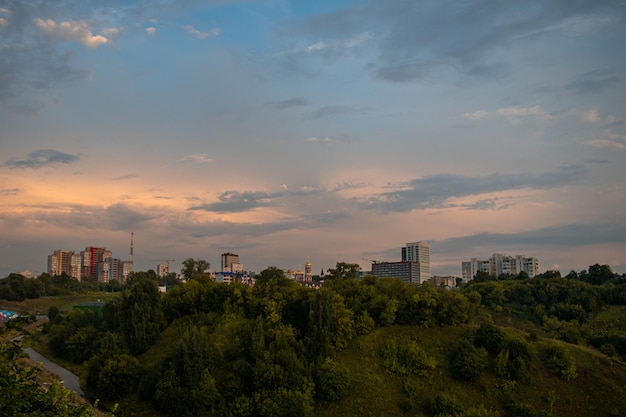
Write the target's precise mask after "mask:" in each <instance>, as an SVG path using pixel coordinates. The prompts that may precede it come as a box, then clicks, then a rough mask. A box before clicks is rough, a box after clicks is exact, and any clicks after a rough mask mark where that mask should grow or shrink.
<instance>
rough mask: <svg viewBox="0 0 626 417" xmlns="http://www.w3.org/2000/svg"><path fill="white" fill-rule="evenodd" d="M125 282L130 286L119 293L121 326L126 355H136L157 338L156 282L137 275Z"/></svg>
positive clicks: (159, 316)
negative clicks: (127, 351) (120, 299)
mask: <svg viewBox="0 0 626 417" xmlns="http://www.w3.org/2000/svg"><path fill="white" fill-rule="evenodd" d="M155 278H156V277H155ZM129 282H130V287H129V288H128V289H127V290H125V291H124V292H123V293H122V308H121V327H122V334H123V335H124V338H125V339H126V344H127V345H128V349H129V350H130V353H132V354H133V355H138V354H140V353H143V352H145V351H146V350H147V349H148V348H149V347H150V346H152V344H154V342H156V340H157V338H158V337H159V333H160V331H161V325H162V324H163V312H162V310H161V306H160V295H159V289H158V286H157V281H156V279H152V277H150V275H149V274H147V273H145V272H138V273H134V274H133V275H132V276H131V278H130V281H129Z"/></svg>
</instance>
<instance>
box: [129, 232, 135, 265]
mask: <svg viewBox="0 0 626 417" xmlns="http://www.w3.org/2000/svg"><path fill="white" fill-rule="evenodd" d="M133 234H134V233H133V232H130V261H131V262H133V240H134V239H133Z"/></svg>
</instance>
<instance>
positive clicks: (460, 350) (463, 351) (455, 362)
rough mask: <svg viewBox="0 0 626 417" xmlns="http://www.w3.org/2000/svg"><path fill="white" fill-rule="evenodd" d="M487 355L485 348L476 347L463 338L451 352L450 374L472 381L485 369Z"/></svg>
mask: <svg viewBox="0 0 626 417" xmlns="http://www.w3.org/2000/svg"><path fill="white" fill-rule="evenodd" d="M488 357H489V354H488V353H487V350H485V348H482V347H481V348H476V346H474V344H473V343H472V342H471V341H469V340H468V339H465V338H463V339H461V340H460V341H459V343H458V345H457V346H456V348H455V350H454V352H453V354H452V361H451V369H452V375H453V376H454V377H455V378H457V379H462V380H466V381H473V380H475V379H476V378H478V377H479V376H480V375H481V374H482V373H483V371H484V370H485V367H486V366H487V360H488Z"/></svg>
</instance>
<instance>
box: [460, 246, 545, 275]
mask: <svg viewBox="0 0 626 417" xmlns="http://www.w3.org/2000/svg"><path fill="white" fill-rule="evenodd" d="M461 271H462V274H463V282H468V281H471V280H473V279H474V277H475V276H476V274H477V273H478V271H483V272H486V273H488V274H489V275H492V276H495V277H497V276H500V275H502V274H505V275H518V274H519V273H520V272H525V273H526V274H528V277H530V278H534V277H535V276H536V275H537V274H538V273H539V260H538V259H537V258H527V257H525V256H524V255H517V256H508V255H505V254H503V253H494V254H493V255H491V257H490V258H489V259H480V258H472V259H471V260H470V261H464V262H462V263H461Z"/></svg>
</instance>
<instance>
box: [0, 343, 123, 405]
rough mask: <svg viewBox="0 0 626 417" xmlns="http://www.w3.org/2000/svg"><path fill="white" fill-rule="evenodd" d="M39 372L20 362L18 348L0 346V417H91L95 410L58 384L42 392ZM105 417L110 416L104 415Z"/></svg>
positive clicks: (10, 344)
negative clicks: (0, 416) (1, 416)
mask: <svg viewBox="0 0 626 417" xmlns="http://www.w3.org/2000/svg"><path fill="white" fill-rule="evenodd" d="M38 374H39V368H37V367H28V366H25V365H24V364H23V362H22V361H21V359H20V347H19V346H17V345H15V344H13V343H2V344H0V415H3V416H12V417H26V416H38V417H93V416H96V415H97V414H96V412H95V410H93V408H92V407H91V406H90V405H89V404H86V403H80V402H79V401H78V400H77V397H76V394H74V393H72V392H70V391H69V390H68V389H66V388H65V387H63V385H62V384H61V383H59V382H54V383H52V384H51V385H49V386H48V388H47V389H44V388H43V387H42V385H41V384H40V381H38V379H37V378H38ZM106 416H112V415H111V414H106Z"/></svg>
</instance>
